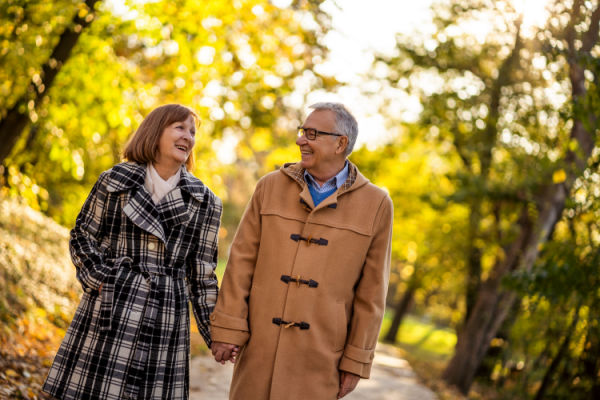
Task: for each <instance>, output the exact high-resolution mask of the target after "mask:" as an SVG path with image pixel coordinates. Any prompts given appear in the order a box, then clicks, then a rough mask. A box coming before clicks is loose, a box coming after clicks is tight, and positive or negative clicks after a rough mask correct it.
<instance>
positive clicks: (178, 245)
mask: <svg viewBox="0 0 600 400" xmlns="http://www.w3.org/2000/svg"><path fill="white" fill-rule="evenodd" d="M145 175H146V166H145V165H140V164H136V163H130V162H129V163H121V164H118V165H116V166H114V167H113V168H112V169H110V170H108V171H106V172H103V173H102V174H101V175H100V178H99V179H98V182H96V184H95V186H94V188H93V189H92V191H91V193H90V195H89V197H88V198H87V200H86V201H85V204H84V205H83V208H82V209H81V212H80V213H79V216H78V217H77V221H76V223H75V228H73V230H72V231H71V240H70V249H71V256H72V259H73V263H74V264H75V267H76V269H77V277H78V279H79V281H80V282H81V284H82V286H83V289H84V294H83V297H82V299H81V303H80V304H79V307H78V309H77V311H76V313H75V316H74V318H73V322H72V323H71V326H70V327H69V329H68V330H67V333H66V336H65V338H64V340H63V342H62V344H61V346H60V348H59V350H58V353H57V355H56V358H55V359H54V363H53V365H52V367H51V368H50V372H49V374H48V377H47V379H46V382H45V384H44V387H43V390H44V391H45V392H48V393H50V394H52V395H53V396H55V397H57V398H59V399H114V400H117V399H187V398H188V392H189V337H190V321H189V311H188V305H187V302H188V299H190V300H191V301H192V304H193V310H194V315H195V317H196V322H197V324H198V329H199V331H200V333H201V334H202V336H203V338H204V340H205V341H206V343H207V344H208V345H209V346H210V332H209V318H208V317H209V315H210V313H211V312H212V310H213V308H214V304H215V301H216V298H217V279H216V276H215V274H214V269H215V267H216V262H217V236H218V230H219V225H220V218H221V211H222V204H221V201H220V200H219V198H218V197H216V196H215V195H214V194H213V193H212V192H211V191H210V190H209V189H208V188H207V187H206V186H205V185H204V184H203V183H202V182H201V181H200V180H198V179H197V178H195V177H194V176H193V175H191V174H190V173H189V172H187V170H186V169H185V168H184V167H182V170H181V179H180V181H179V183H178V185H177V187H176V188H175V189H173V190H172V191H170V192H169V193H168V194H167V195H166V196H165V197H164V198H163V199H162V200H161V202H160V203H159V204H158V205H155V204H154V202H153V201H152V198H151V195H150V194H149V193H148V192H147V191H146V189H145V188H144V179H145ZM100 285H102V288H101V290H100V291H98V289H99V288H100Z"/></svg>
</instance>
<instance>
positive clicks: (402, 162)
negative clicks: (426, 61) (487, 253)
mask: <svg viewBox="0 0 600 400" xmlns="http://www.w3.org/2000/svg"><path fill="white" fill-rule="evenodd" d="M421 137H422V130H421V129H419V128H418V127H411V128H409V129H407V130H406V132H404V134H403V135H402V136H400V137H399V138H397V140H395V141H392V142H390V143H389V144H387V145H385V146H382V147H381V148H378V149H376V150H373V151H369V150H367V149H365V148H363V149H360V150H359V151H356V152H355V153H353V154H352V156H351V159H352V160H353V161H354V162H355V163H356V164H357V165H358V166H359V167H360V169H361V171H362V172H363V174H365V176H366V177H367V178H369V179H370V180H371V181H372V182H373V183H375V184H376V185H378V186H380V187H383V188H385V189H386V190H387V191H388V193H389V194H390V197H391V198H392V201H393V202H394V228H393V237H392V271H391V276H390V289H389V291H390V302H391V303H392V304H394V303H395V302H397V301H398V300H399V298H400V297H401V296H402V294H403V293H404V292H405V291H406V288H407V285H408V284H409V282H410V281H411V280H412V284H413V285H416V286H417V287H418V289H417V291H416V294H415V307H416V309H417V310H418V311H419V312H423V313H427V314H428V315H430V316H431V317H432V318H434V319H435V320H436V321H438V322H444V323H447V324H451V325H455V324H456V323H458V322H459V320H460V313H457V312H456V309H457V308H459V307H458V305H459V304H460V303H461V301H462V299H461V297H460V293H461V291H462V289H461V288H462V286H463V282H462V280H461V279H460V276H461V275H462V273H463V269H464V253H465V248H464V245H463V244H464V242H465V238H464V237H463V235H464V227H462V226H461V225H463V224H464V220H465V215H466V209H465V207H464V206H462V205H460V204H452V203H450V202H448V200H447V197H448V196H449V194H451V193H452V191H453V190H454V184H453V182H452V181H451V180H450V179H448V177H447V175H446V174H447V172H448V171H449V170H450V169H451V168H452V160H448V159H443V158H441V157H440V156H439V153H440V149H439V148H438V147H436V146H435V145H434V144H431V143H427V142H424V141H423V140H422V139H421ZM449 235H451V236H452V237H453V238H454V240H448V236H449ZM392 304H390V305H392Z"/></svg>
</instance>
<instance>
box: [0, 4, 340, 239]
mask: <svg viewBox="0 0 600 400" xmlns="http://www.w3.org/2000/svg"><path fill="white" fill-rule="evenodd" d="M42 3H43V4H42ZM318 4H319V2H304V1H299V2H296V3H294V4H293V6H292V7H289V8H286V9H279V8H277V7H276V6H274V5H272V4H270V3H269V2H268V1H266V0H248V1H239V0H238V1H234V2H230V1H211V2H194V1H176V2H166V1H157V2H135V1H131V2H129V1H126V2H122V3H118V2H107V3H104V2H102V3H99V7H98V10H97V16H96V18H95V20H94V21H93V23H92V24H91V25H90V26H89V27H88V28H86V30H85V31H84V32H83V34H82V35H81V37H80V39H79V41H78V43H77V45H76V47H75V49H74V51H73V53H72V55H71V57H70V58H69V59H68V61H67V62H66V63H65V65H64V66H63V67H62V69H61V71H60V73H59V74H58V76H57V78H56V80H55V82H54V84H53V85H52V87H51V88H50V89H49V90H48V91H47V96H46V97H45V98H44V101H42V102H40V103H39V104H31V109H30V110H29V113H30V117H31V120H32V124H31V126H30V128H29V129H28V130H27V131H26V132H25V134H24V135H23V136H22V137H21V139H20V140H19V142H18V143H17V145H16V146H15V148H14V149H13V152H12V154H11V156H10V157H9V159H7V160H6V162H5V165H6V168H4V169H3V172H4V174H3V175H4V181H3V183H4V185H5V192H10V193H17V194H20V195H22V196H25V197H27V198H29V199H30V204H31V205H32V206H34V207H36V208H38V209H41V210H44V211H45V212H47V213H48V214H49V215H50V216H52V217H53V218H54V219H55V220H57V221H58V222H60V223H62V224H64V225H67V226H69V225H72V224H73V222H74V219H75V216H76V215H77V212H78V210H79V207H80V206H81V204H82V203H83V200H84V198H85V196H86V195H87V193H88V191H89V189H90V187H91V185H92V184H93V182H94V181H95V180H96V179H97V177H98V175H99V174H100V172H102V171H104V170H106V169H108V168H110V167H111V166H112V165H113V164H114V163H116V162H118V161H119V160H120V151H121V149H122V148H123V145H124V144H125V142H126V140H127V138H128V137H129V136H130V135H131V134H132V133H133V131H134V130H135V128H136V127H137V125H138V124H139V123H140V122H141V120H142V119H143V117H144V116H145V115H146V114H147V113H148V112H149V111H150V110H152V109H153V108H155V107H156V106H158V105H160V104H164V103H169V102H177V103H182V104H186V105H189V106H191V107H192V108H193V109H195V110H196V111H197V112H198V115H199V116H200V120H201V127H200V131H199V133H200V135H198V137H197V144H196V150H195V151H196V154H195V155H196V160H197V166H196V169H195V171H194V172H195V173H196V174H197V175H198V176H199V177H200V178H201V179H202V180H203V181H204V182H205V183H206V184H207V185H209V186H210V187H211V188H212V189H213V190H215V191H216V192H217V194H218V195H219V196H220V197H222V198H223V200H224V201H225V202H228V201H229V200H230V199H229V197H230V196H231V197H232V198H235V199H236V201H237V199H239V198H244V201H243V202H242V203H239V202H235V203H234V204H232V207H234V208H236V207H238V208H239V207H243V205H244V204H245V201H246V199H247V197H248V195H249V193H250V191H249V189H248V187H249V186H251V185H249V184H248V182H250V183H252V182H254V181H255V180H256V179H257V177H258V176H259V175H261V174H262V173H264V172H265V171H264V170H263V169H261V168H262V165H263V162H264V160H265V158H266V157H267V156H268V155H269V153H270V152H271V151H272V150H273V149H274V148H277V147H278V146H279V145H281V144H283V143H289V142H290V140H291V139H292V138H293V129H291V128H290V127H295V126H297V123H298V118H299V114H298V111H297V110H294V109H291V108H290V107H289V105H288V101H287V100H286V96H288V95H289V94H290V93H292V91H296V94H297V95H303V94H305V93H306V92H307V91H308V90H310V88H311V87H312V86H316V85H319V86H321V87H325V88H327V87H329V86H330V85H331V84H332V83H333V81H332V80H331V79H323V78H322V77H320V76H318V75H316V74H315V73H314V72H312V71H313V66H314V64H315V63H319V62H321V60H322V59H323V57H324V56H325V49H324V48H322V47H321V46H320V45H319V44H317V38H318V37H319V36H321V35H322V34H323V31H324V27H325V26H326V24H327V23H328V21H327V18H326V17H325V16H324V15H323V14H322V13H321V11H320V10H319V8H318ZM80 6H81V3H80V2H77V1H75V0H71V1H66V0H65V1H53V2H50V3H48V2H40V1H35V0H31V1H29V2H27V3H25V4H22V3H17V2H15V3H11V2H9V4H7V5H5V6H4V5H3V7H6V10H5V11H6V12H5V13H2V18H4V19H5V20H3V21H4V22H6V24H4V25H2V26H3V30H2V34H3V35H4V37H5V40H4V41H3V42H2V43H3V52H4V55H0V78H3V79H1V81H3V82H5V83H4V86H3V87H2V88H0V89H1V90H3V93H6V94H9V93H10V94H11V96H3V97H2V100H1V101H0V115H3V113H6V110H7V109H8V108H9V107H10V106H11V105H12V104H13V103H14V102H15V101H16V98H18V97H19V96H21V95H22V94H23V93H24V90H25V87H26V84H27V83H28V82H29V80H31V79H32V78H33V79H35V76H36V75H35V74H39V73H40V70H39V68H40V66H41V65H42V63H44V62H46V60H47V57H48V55H49V54H50V52H51V50H52V47H53V45H54V44H55V43H56V42H57V40H58V36H59V35H60V33H61V32H62V30H63V29H64V28H65V27H66V26H67V25H68V24H69V23H70V21H71V20H72V16H73V14H74V13H75V12H78V11H77V10H80ZM56 10H60V12H57V11H56ZM79 12H81V11H79ZM42 32H43V34H42ZM40 36H41V37H42V39H40ZM0 40H2V39H1V38H0ZM23 54H25V55H26V56H25V57H22V56H23ZM227 140H233V141H235V142H237V143H238V144H237V146H235V147H232V148H231V149H228V148H227V146H223V143H224V142H226V141H227ZM228 151H229V152H230V154H228V153H227V152H228ZM223 152H225V153H224V154H222V153H223ZM231 153H233V154H231ZM217 156H219V157H217ZM222 156H229V158H231V159H232V160H235V161H237V162H238V167H235V168H233V167H231V166H230V164H229V163H228V162H222V161H220V159H221V158H223V157H222ZM240 165H243V166H244V168H245V169H247V170H248V174H249V176H248V177H246V178H247V179H245V180H242V181H241V182H238V181H237V179H236V177H235V176H236V175H237V174H238V170H239V166H240ZM229 176H232V178H229ZM248 178H249V181H248ZM34 185H35V186H34ZM232 185H236V186H232ZM238 191H239V192H241V193H240V194H239V195H237V194H236V195H232V192H238ZM226 228H227V231H229V232H231V233H233V231H234V226H233V225H229V226H226ZM227 239H229V238H227Z"/></svg>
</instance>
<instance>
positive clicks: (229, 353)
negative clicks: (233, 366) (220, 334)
mask: <svg viewBox="0 0 600 400" xmlns="http://www.w3.org/2000/svg"><path fill="white" fill-rule="evenodd" d="M210 350H211V351H212V355H213V356H214V357H215V361H216V362H220V363H221V364H225V363H226V362H227V361H231V362H232V363H235V360H236V357H237V355H238V352H239V351H240V348H239V347H238V346H236V345H234V344H230V343H223V342H213V343H212V345H211V346H210Z"/></svg>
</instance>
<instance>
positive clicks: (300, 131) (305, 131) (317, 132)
mask: <svg viewBox="0 0 600 400" xmlns="http://www.w3.org/2000/svg"><path fill="white" fill-rule="evenodd" d="M308 131H314V132H315V133H314V135H309V134H308ZM297 135H298V137H301V136H303V135H304V136H306V138H307V139H308V140H317V135H329V136H344V135H342V134H339V133H333V132H325V131H320V130H318V129H315V128H305V127H303V126H299V127H298V133H297ZM311 136H312V137H311Z"/></svg>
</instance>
